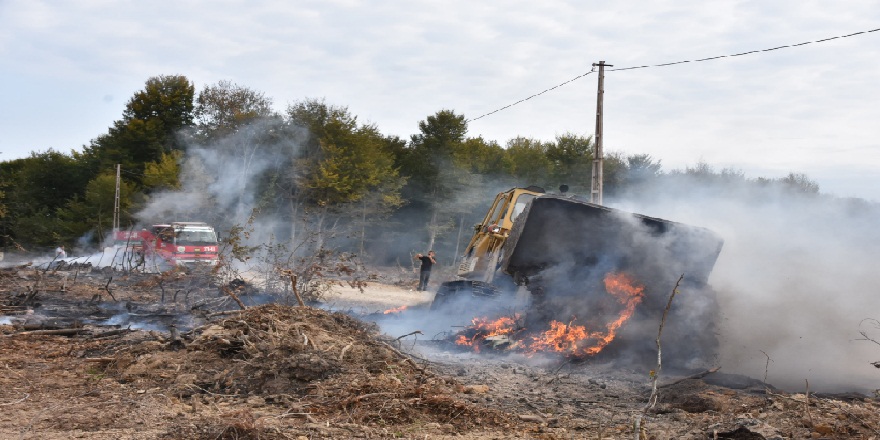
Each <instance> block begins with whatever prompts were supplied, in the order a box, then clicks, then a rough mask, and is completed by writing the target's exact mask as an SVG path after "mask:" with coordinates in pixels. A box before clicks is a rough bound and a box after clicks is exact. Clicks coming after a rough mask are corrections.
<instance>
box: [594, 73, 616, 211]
mask: <svg viewBox="0 0 880 440" xmlns="http://www.w3.org/2000/svg"><path fill="white" fill-rule="evenodd" d="M597 66H598V67H599V92H598V93H597V94H596V135H595V139H593V141H594V142H593V144H594V145H595V149H594V151H593V180H592V183H591V185H590V202H591V203H595V204H597V205H601V204H602V178H603V176H602V160H603V156H602V98H603V97H604V95H605V66H608V67H614V66H613V65H611V64H605V61H599V62H598V63H593V67H597Z"/></svg>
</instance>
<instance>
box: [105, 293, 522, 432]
mask: <svg viewBox="0 0 880 440" xmlns="http://www.w3.org/2000/svg"><path fill="white" fill-rule="evenodd" d="M183 336H184V337H183V338H182V340H181V341H179V342H178V343H166V344H159V343H157V342H156V341H146V342H142V343H140V344H138V345H135V346H133V347H131V349H130V350H127V351H125V352H122V353H120V354H119V357H118V359H117V361H116V362H115V363H114V365H115V369H116V373H117V374H118V375H119V377H120V378H121V379H122V380H123V381H124V382H126V383H130V384H132V385H135V386H136V387H138V388H155V387H160V388H165V389H166V390H167V391H168V392H169V393H170V394H171V395H173V396H174V397H176V398H181V399H192V398H201V397H204V396H217V395H220V396H225V397H226V398H228V399H233V400H234V399H245V400H246V399H248V398H252V397H254V396H259V398H260V399H262V400H263V401H265V402H267V403H271V404H277V405H281V406H283V407H284V408H285V409H286V410H287V411H288V412H290V413H295V414H297V415H299V416H300V417H302V418H305V419H307V420H309V419H314V418H317V417H320V418H321V419H322V420H328V419H329V420H336V421H341V420H345V421H346V422H349V423H351V422H353V423H358V424H367V425H370V424H379V425H397V424H411V423H415V422H426V423H428V422H434V423H439V424H451V425H453V426H454V427H455V428H456V429H471V428H473V427H475V426H486V425H489V426H501V425H504V424H506V423H509V422H510V419H509V416H507V415H505V414H502V413H500V412H497V411H494V410H491V409H488V408H485V407H480V406H476V405H472V404H471V403H468V402H466V401H464V400H461V399H460V398H458V397H457V395H458V394H459V393H460V392H461V391H462V390H463V389H464V388H463V387H462V386H461V385H458V384H456V383H454V382H453V381H452V380H451V379H446V378H441V377H439V376H437V375H435V374H433V373H431V372H429V371H427V370H426V369H425V368H423V367H421V366H419V364H418V363H416V362H415V361H414V360H413V359H412V358H410V357H408V356H406V355H404V354H402V353H401V352H400V351H398V350H397V349H396V348H394V347H393V346H392V345H390V343H389V342H388V341H385V340H382V339H381V338H380V337H379V335H378V329H377V328H376V327H375V325H374V324H367V323H364V322H362V321H358V320H356V319H354V318H352V317H350V316H348V315H345V314H342V313H331V312H327V311H323V310H318V309H313V308H308V307H290V306H281V305H265V306H260V307H253V308H249V309H247V310H244V311H242V312H238V313H236V314H234V315H233V316H229V317H226V318H225V319H222V320H219V321H216V322H214V323H212V324H209V325H206V326H203V327H201V328H198V329H196V330H194V331H193V332H190V333H189V334H185V335H183ZM187 339H189V340H188V341H187Z"/></svg>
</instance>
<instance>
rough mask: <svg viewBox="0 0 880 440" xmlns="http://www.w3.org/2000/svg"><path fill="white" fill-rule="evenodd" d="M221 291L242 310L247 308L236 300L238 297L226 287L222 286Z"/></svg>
mask: <svg viewBox="0 0 880 440" xmlns="http://www.w3.org/2000/svg"><path fill="white" fill-rule="evenodd" d="M222 289H223V292H225V293H226V294H227V295H229V297H230V298H232V299H233V300H235V302H236V303H238V306H239V307H241V309H242V310H245V309H247V306H245V305H244V303H243V302H241V300H240V299H238V296H236V295H235V293H234V292H233V291H232V290H230V289H229V288H228V287H226V286H223V287H222Z"/></svg>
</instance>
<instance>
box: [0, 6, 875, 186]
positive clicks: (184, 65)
mask: <svg viewBox="0 0 880 440" xmlns="http://www.w3.org/2000/svg"><path fill="white" fill-rule="evenodd" d="M878 28H880V3H878V2H876V1H875V0H845V1H841V2H828V1H818V0H806V1H804V0H797V1H795V0H777V1H773V2H766V1H715V2H700V1H692V0H679V1H671V0H662V1H654V2H642V1H634V0H620V1H615V2H607V1H601V2H600V1H564V0H545V1H542V2H535V1H481V2H473V1H461V0H444V1H419V2H413V1H374V2H363V1H349V0H340V1H332V0H322V1H301V0H300V1H292V2H291V1H280V0H279V1H243V0H242V1H233V0H228V1H210V2H209V1H197V0H191V1H186V2H178V1H166V0H157V1H151V2H136V1H101V0H92V1H78V2H67V1H60V0H58V1H40V0H0V152H2V155H0V159H3V160H11V159H15V158H20V157H27V156H28V155H29V154H30V153H31V152H34V151H37V152H41V151H46V150H47V149H49V148H52V149H55V150H58V151H62V152H69V151H71V150H79V149H81V148H82V146H83V145H87V144H89V142H90V141H91V140H92V139H94V138H96V137H98V136H100V135H102V134H104V133H106V132H107V129H108V128H109V127H110V126H111V125H112V124H113V122H114V121H116V120H119V119H121V116H122V112H123V110H124V108H125V104H126V102H127V101H128V99H129V98H131V97H132V96H133V94H134V93H136V92H137V91H139V90H142V89H143V87H144V84H145V82H146V81H147V80H148V79H149V78H150V77H154V76H158V75H177V74H180V75H185V76H186V77H187V78H189V79H190V80H191V81H193V83H194V84H195V86H196V90H197V91H198V90H201V89H202V88H203V87H205V86H209V85H215V84H217V83H218V82H219V81H223V80H228V81H231V82H233V83H235V84H238V85H241V86H244V87H248V88H250V89H252V90H255V91H258V92H262V93H265V95H266V96H267V97H269V98H271V99H272V100H273V103H274V107H275V109H276V110H278V111H279V112H280V111H283V110H284V109H285V108H286V107H287V106H288V105H289V104H292V103H295V102H298V101H301V100H303V99H308V98H318V99H324V100H325V102H327V103H328V104H332V105H338V106H346V107H348V109H349V111H350V112H351V113H352V114H353V115H356V116H357V117H358V120H359V121H361V122H362V123H372V124H376V126H377V127H378V128H379V129H380V131H382V132H383V133H384V134H387V135H398V136H401V137H403V138H408V137H409V136H410V135H412V134H414V133H417V132H418V122H419V121H422V120H424V119H425V118H426V117H427V116H429V115H432V114H434V113H436V112H437V111H439V110H443V109H450V110H454V111H455V112H457V113H459V114H463V115H465V117H467V118H469V119H471V121H470V123H469V132H468V134H469V136H473V137H475V136H483V138H484V139H487V140H494V141H497V142H499V143H500V144H502V145H503V144H505V143H506V142H507V141H508V140H509V139H511V138H514V137H517V136H525V137H531V138H535V139H540V140H547V141H549V140H553V139H554V138H555V136H557V135H560V134H565V133H575V134H581V135H592V134H593V133H594V130H595V123H596V122H595V115H596V91H597V78H598V75H597V74H596V73H592V74H589V75H586V76H581V75H583V74H584V73H586V72H589V71H590V70H591V69H592V64H593V63H596V62H599V61H605V62H606V63H608V64H611V65H613V66H614V67H610V68H608V71H607V72H606V77H605V95H604V96H605V99H604V114H605V119H604V145H605V149H606V151H618V152H623V153H626V154H650V155H651V156H652V157H654V158H655V159H659V160H661V163H662V164H663V166H664V169H665V170H667V171H668V170H671V169H680V168H683V167H685V166H692V165H695V164H696V163H698V162H705V163H706V164H708V165H710V166H711V167H713V168H715V169H716V170H721V169H725V168H729V169H734V170H739V171H742V172H743V173H744V174H745V175H746V176H747V177H770V178H775V177H783V176H785V175H787V174H788V173H790V172H795V173H805V174H807V176H809V177H810V178H811V179H813V180H814V181H816V182H817V183H818V184H819V186H820V189H821V191H822V192H825V193H830V194H834V195H836V196H840V197H861V198H865V199H869V200H874V201H880V184H878V183H880V181H878V180H880V178H878V176H880V123H878V121H880V105H877V103H878V102H880V87H878V86H877V84H876V79H877V78H878V77H880V31H878V32H870V33H864V34H860V35H855V36H852V37H847V38H838V39H834V40H830V41H826V42H817V43H812V44H806V45H802V46H797V47H791V48H784V49H779V50H775V51H768V52H758V53H754V54H749V55H743V56H739V57H726V58H721V59H717V60H711V61H702V62H690V63H682V64H676V65H672V66H666V67H648V68H644V69H632V70H614V69H620V68H626V67H633V66H645V65H647V66H655V65H657V64H663V63H669V62H676V61H687V60H697V59H703V58H709V57H714V56H719V55H732V54H737V53H742V52H747V51H752V50H762V49H769V48H773V47H778V46H782V45H794V44H798V43H804V42H810V41H816V40H820V39H824V38H828V37H836V36H843V35H848V34H852V33H855V32H859V31H869V30H874V29H878ZM578 77H579V78H578ZM574 78H578V79H576V80H574V81H571V82H568V83H567V84H565V85H563V86H561V87H557V88H555V89H553V90H550V91H547V92H546V93H543V94H540V95H539V96H535V97H533V98H531V99H528V100H525V101H523V102H521V103H519V104H517V105H515V106H512V107H509V108H507V109H505V110H502V111H499V112H496V113H493V114H491V115H488V116H485V117H482V118H479V119H477V117H479V116H481V115H484V114H486V113H489V112H492V111H494V110H497V109H499V108H502V107H505V106H508V105H510V104H513V103H516V102H518V101H520V100H523V99H524V98H528V97H530V96H532V95H535V94H537V93H539V92H542V91H544V90H547V89H549V88H552V87H554V86H557V85H559V84H562V83H565V82H567V81H569V80H572V79H574Z"/></svg>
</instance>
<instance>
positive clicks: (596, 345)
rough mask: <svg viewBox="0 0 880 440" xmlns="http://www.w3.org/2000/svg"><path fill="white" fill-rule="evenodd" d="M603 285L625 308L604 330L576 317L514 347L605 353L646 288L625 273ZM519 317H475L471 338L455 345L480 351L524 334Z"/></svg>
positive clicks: (532, 350)
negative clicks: (486, 344) (495, 341)
mask: <svg viewBox="0 0 880 440" xmlns="http://www.w3.org/2000/svg"><path fill="white" fill-rule="evenodd" d="M604 284H605V291H606V292H607V293H608V294H609V295H611V296H612V297H613V298H614V299H616V300H617V302H618V303H620V305H621V306H622V308H621V310H620V311H619V313H618V314H617V317H616V318H615V319H614V320H612V321H610V322H608V323H606V324H605V328H604V329H602V330H590V329H588V328H587V326H585V325H579V324H575V323H574V321H575V319H574V318H573V319H572V320H571V321H570V322H568V323H567V324H566V323H562V322H559V321H555V320H553V321H550V323H549V329H547V330H545V331H543V332H540V333H538V334H537V335H532V336H529V337H526V338H524V339H523V340H521V341H518V342H517V343H515V344H513V345H512V347H515V348H517V349H519V350H521V351H523V352H524V353H526V354H528V355H532V354H535V353H538V352H554V353H562V354H565V355H567V356H572V357H586V356H592V355H594V354H596V353H599V352H600V351H602V349H604V348H605V347H606V346H607V345H608V344H610V343H611V341H613V340H614V338H615V336H616V335H617V332H618V330H620V328H621V326H623V324H624V323H625V322H626V321H627V320H628V319H629V318H631V317H632V315H633V313H634V312H635V308H636V306H638V305H639V304H640V303H641V302H642V300H643V299H644V297H645V287H644V286H642V285H639V284H638V283H637V282H636V281H635V280H633V279H632V277H631V276H629V275H627V274H625V273H623V272H618V273H609V274H607V275H606V276H605V278H604ZM518 318H519V315H515V316H514V317H513V318H510V317H502V318H499V319H497V320H494V321H492V320H489V319H488V318H476V319H474V320H473V325H472V326H469V327H468V329H467V331H466V333H467V334H469V335H470V336H465V335H464V334H460V335H458V337H457V339H456V341H455V343H456V344H459V345H469V346H471V347H473V348H474V350H475V351H477V352H479V346H480V343H482V342H484V341H486V340H487V339H488V338H492V337H496V336H500V335H504V336H508V337H511V338H512V337H513V336H515V334H516V333H517V332H518V331H524V330H525V329H524V328H521V327H519V326H517V320H518ZM490 340H491V339H490Z"/></svg>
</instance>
